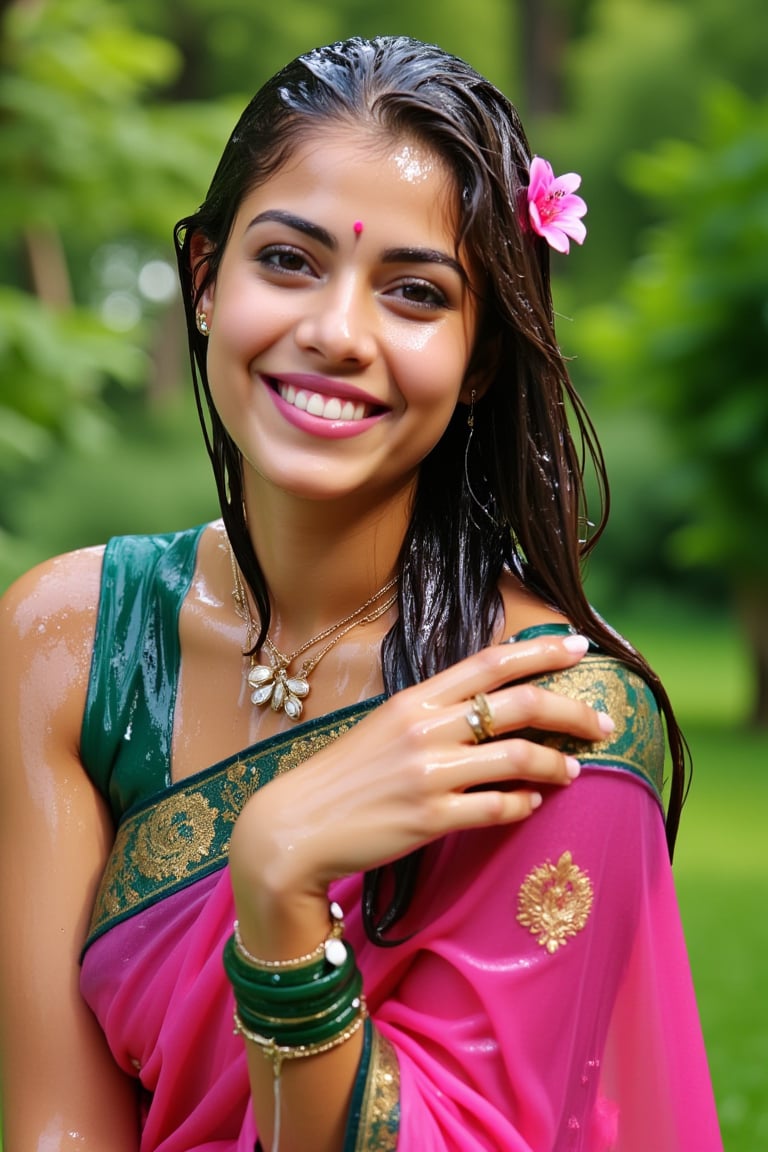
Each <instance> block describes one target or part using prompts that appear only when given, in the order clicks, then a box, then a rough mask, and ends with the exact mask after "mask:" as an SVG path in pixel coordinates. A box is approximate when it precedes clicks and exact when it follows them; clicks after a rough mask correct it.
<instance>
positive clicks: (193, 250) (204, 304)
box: [189, 232, 215, 323]
mask: <svg viewBox="0 0 768 1152" xmlns="http://www.w3.org/2000/svg"><path fill="white" fill-rule="evenodd" d="M212 250H213V249H212V245H211V244H210V242H209V241H208V240H207V238H206V237H205V236H204V235H203V233H202V232H195V234H194V236H192V238H191V239H190V242H189V264H190V272H191V273H192V284H193V287H194V292H195V298H197V294H198V291H199V289H200V285H201V284H202V283H203V281H204V280H205V275H206V272H207V270H208V256H209V255H210V253H211V251H212ZM214 288H215V281H213V280H210V281H209V282H208V284H207V285H206V287H205V289H204V291H203V294H202V296H200V298H199V299H198V300H197V311H198V312H205V313H206V315H207V316H208V321H209V323H210V320H211V318H212V317H213V296H214Z"/></svg>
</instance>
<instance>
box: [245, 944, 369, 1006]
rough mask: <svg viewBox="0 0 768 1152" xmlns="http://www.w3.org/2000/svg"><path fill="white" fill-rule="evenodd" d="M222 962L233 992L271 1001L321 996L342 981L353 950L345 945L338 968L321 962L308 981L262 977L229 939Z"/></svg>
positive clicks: (351, 964)
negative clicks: (241, 957)
mask: <svg viewBox="0 0 768 1152" xmlns="http://www.w3.org/2000/svg"><path fill="white" fill-rule="evenodd" d="M223 961H224V970H225V971H226V973H227V976H228V978H229V980H230V983H231V984H232V986H233V988H234V989H235V990H236V991H237V992H242V993H244V994H247V995H252V996H255V997H258V998H263V999H264V1000H265V1001H269V1002H271V1003H280V1002H286V1001H290V1000H303V999H307V998H312V999H315V998H319V997H322V996H323V995H325V994H326V992H327V991H329V990H331V989H333V988H336V987H338V986H339V985H341V984H343V983H344V982H345V980H347V979H348V978H349V975H350V973H351V972H353V971H354V970H355V968H356V964H355V958H354V953H353V952H352V949H351V948H348V949H347V955H346V957H345V960H344V963H343V964H341V965H340V966H339V967H335V966H333V965H329V964H328V963H327V962H326V961H322V962H321V963H322V968H321V969H319V970H318V971H317V972H313V973H312V975H311V978H310V979H309V980H307V979H306V976H305V978H304V979H303V980H301V981H299V980H296V979H295V978H293V977H294V973H291V976H292V978H291V980H290V981H286V980H284V979H283V978H282V976H283V974H282V973H281V974H280V979H279V980H277V981H276V980H275V979H274V976H273V975H272V974H269V975H266V977H265V974H264V973H262V972H261V971H259V970H258V969H254V968H250V967H248V966H247V965H245V964H243V963H242V962H241V961H240V959H239V957H238V954H237V951H236V948H235V946H234V942H233V940H232V939H231V938H230V939H229V940H228V941H227V943H226V944H225V945H224V954H223Z"/></svg>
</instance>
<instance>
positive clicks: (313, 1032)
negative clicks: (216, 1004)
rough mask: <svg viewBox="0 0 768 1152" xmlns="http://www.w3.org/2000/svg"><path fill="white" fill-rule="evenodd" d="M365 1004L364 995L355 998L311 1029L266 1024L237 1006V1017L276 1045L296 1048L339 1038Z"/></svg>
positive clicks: (247, 1026)
mask: <svg viewBox="0 0 768 1152" xmlns="http://www.w3.org/2000/svg"><path fill="white" fill-rule="evenodd" d="M364 1004H365V998H364V997H363V996H362V995H359V996H355V998H354V1000H352V1001H351V1002H350V1003H349V1004H347V1006H346V1007H345V1008H344V1009H343V1010H342V1011H341V1012H339V1013H337V1014H336V1015H335V1016H333V1017H331V1018H330V1019H327V1020H324V1021H323V1022H322V1023H320V1024H317V1025H315V1026H314V1027H311V1028H310V1027H306V1026H304V1025H302V1026H300V1027H296V1028H285V1027H277V1026H276V1025H274V1024H266V1023H264V1022H262V1021H261V1020H260V1019H259V1017H256V1018H252V1017H251V1016H250V1014H249V1013H248V1012H243V1011H242V1010H241V1007H240V1005H237V1016H238V1018H239V1019H240V1021H241V1022H242V1024H243V1025H244V1026H245V1027H246V1028H248V1029H249V1030H252V1031H254V1032H257V1033H258V1034H259V1035H261V1036H267V1037H269V1038H270V1039H272V1040H273V1041H274V1042H275V1044H279V1045H281V1046H289V1047H295V1046H298V1045H305V1044H320V1043H323V1042H324V1041H325V1040H330V1039H331V1038H332V1037H333V1036H337V1035H338V1034H339V1033H340V1032H343V1031H344V1030H345V1029H346V1028H347V1027H349V1025H350V1024H351V1023H352V1021H353V1020H355V1019H356V1018H357V1016H358V1015H359V1014H360V1010H361V1007H362V1006H363V1005H364Z"/></svg>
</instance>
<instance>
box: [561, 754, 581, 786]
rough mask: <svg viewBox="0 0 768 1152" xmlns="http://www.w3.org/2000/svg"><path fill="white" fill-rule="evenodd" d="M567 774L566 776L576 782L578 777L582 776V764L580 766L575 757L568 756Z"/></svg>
mask: <svg viewBox="0 0 768 1152" xmlns="http://www.w3.org/2000/svg"><path fill="white" fill-rule="evenodd" d="M565 772H566V775H567V776H569V777H570V778H571V780H575V779H576V777H577V776H578V775H579V774H580V772H581V764H579V762H578V760H577V759H576V757H575V756H566V758H565Z"/></svg>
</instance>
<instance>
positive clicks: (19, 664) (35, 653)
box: [0, 547, 104, 731]
mask: <svg viewBox="0 0 768 1152" xmlns="http://www.w3.org/2000/svg"><path fill="white" fill-rule="evenodd" d="M103 551H104V550H103V548H101V547H99V548H84V549H81V550H78V551H76V552H69V553H66V554H64V555H61V556H56V557H54V558H53V559H51V560H46V561H45V562H44V563H42V564H39V565H38V566H37V567H35V568H32V569H31V570H30V571H29V572H26V573H25V574H24V575H23V576H21V577H20V578H19V579H18V580H16V581H15V583H13V584H12V585H11V587H10V588H9V589H8V590H7V592H5V594H4V595H3V597H2V599H0V651H2V653H3V660H2V661H0V701H3V702H4V703H5V705H6V707H7V708H8V709H9V710H10V712H11V717H13V716H16V717H20V715H21V713H22V712H26V711H27V710H28V709H29V708H30V707H33V708H34V709H35V710H36V712H37V714H38V715H39V716H40V717H42V716H43V715H45V716H46V717H47V718H48V720H51V719H52V717H53V715H54V714H57V715H58V716H59V717H60V718H61V719H62V720H66V719H68V720H69V723H70V725H71V726H72V727H73V731H74V730H75V729H77V730H78V731H79V719H80V717H81V716H82V707H83V705H84V700H85V692H86V689H87V682H88V674H89V670H90V661H91V653H92V650H93V638H94V633H95V628H96V615H97V612H98V605H99V589H100V583H101V564H102V556H103ZM0 706H1V705H0ZM4 710H5V709H4ZM67 713H71V715H69V717H67ZM9 719H10V717H9Z"/></svg>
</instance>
